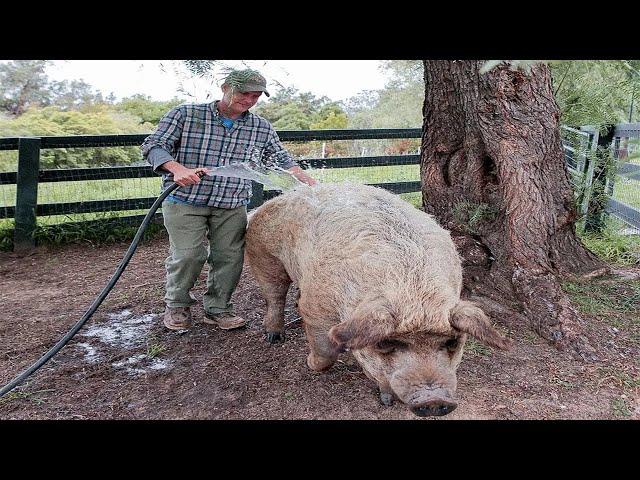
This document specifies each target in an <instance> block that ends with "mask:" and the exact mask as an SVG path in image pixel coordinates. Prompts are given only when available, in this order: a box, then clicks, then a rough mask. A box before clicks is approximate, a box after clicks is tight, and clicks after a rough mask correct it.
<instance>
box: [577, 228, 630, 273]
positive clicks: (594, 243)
mask: <svg viewBox="0 0 640 480" xmlns="http://www.w3.org/2000/svg"><path fill="white" fill-rule="evenodd" d="M577 232H578V235H579V236H580V239H581V240H582V243H584V245H585V246H586V247H587V248H588V249H589V250H591V251H592V252H593V253H595V254H596V255H597V256H598V257H600V258H601V259H603V260H604V261H606V262H607V263H611V264H614V265H621V266H624V265H635V264H637V263H639V262H640V236H638V235H621V234H619V233H618V230H617V228H616V227H615V226H614V225H613V224H612V223H611V222H609V223H608V224H607V227H606V228H605V229H604V230H603V231H602V232H599V233H592V232H585V231H584V230H583V229H581V228H578V229H577Z"/></svg>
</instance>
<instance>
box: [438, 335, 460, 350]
mask: <svg viewBox="0 0 640 480" xmlns="http://www.w3.org/2000/svg"><path fill="white" fill-rule="evenodd" d="M457 347H458V339H457V338H450V339H449V340H447V341H446V342H444V343H443V344H442V345H441V348H442V349H443V350H455V349H456V348H457Z"/></svg>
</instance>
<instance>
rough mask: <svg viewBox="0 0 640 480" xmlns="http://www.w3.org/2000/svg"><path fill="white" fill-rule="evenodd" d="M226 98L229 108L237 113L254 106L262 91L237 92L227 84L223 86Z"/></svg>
mask: <svg viewBox="0 0 640 480" xmlns="http://www.w3.org/2000/svg"><path fill="white" fill-rule="evenodd" d="M223 92H224V99H225V100H226V103H227V105H228V106H229V109H231V110H233V111H234V112H235V113H244V112H246V111H247V110H249V109H250V108H251V107H253V106H254V105H255V104H256V103H257V102H258V99H259V98H260V96H261V95H262V92H237V91H232V90H231V88H229V87H228V86H226V85H225V87H223Z"/></svg>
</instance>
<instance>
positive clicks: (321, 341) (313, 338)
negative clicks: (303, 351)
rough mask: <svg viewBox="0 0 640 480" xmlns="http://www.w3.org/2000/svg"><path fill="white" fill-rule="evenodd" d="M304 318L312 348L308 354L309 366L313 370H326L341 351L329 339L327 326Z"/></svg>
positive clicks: (310, 347)
mask: <svg viewBox="0 0 640 480" xmlns="http://www.w3.org/2000/svg"><path fill="white" fill-rule="evenodd" d="M302 319H303V322H304V329H305V332H306V334H307V341H308V342H309V350H310V352H309V355H308V356H307V366H308V367H309V368H310V369H311V370H316V371H322V370H326V369H328V368H329V367H331V365H333V364H334V363H335V361H336V359H337V358H338V354H339V353H340V351H339V350H338V349H337V348H336V346H335V344H333V343H332V342H331V341H330V340H329V337H328V336H327V332H328V331H329V330H328V329H327V328H326V327H324V326H318V324H317V322H314V321H313V319H309V318H305V317H304V316H303V317H302Z"/></svg>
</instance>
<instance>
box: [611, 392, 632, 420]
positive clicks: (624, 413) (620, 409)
mask: <svg viewBox="0 0 640 480" xmlns="http://www.w3.org/2000/svg"><path fill="white" fill-rule="evenodd" d="M611 411H612V413H613V415H614V416H616V417H622V418H626V417H630V416H631V407H629V404H628V403H627V402H626V400H625V399H624V398H622V397H618V398H614V399H613V400H612V401H611Z"/></svg>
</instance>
